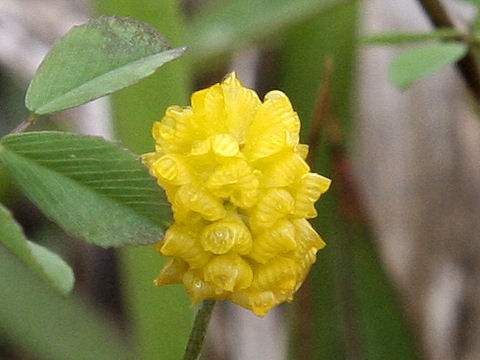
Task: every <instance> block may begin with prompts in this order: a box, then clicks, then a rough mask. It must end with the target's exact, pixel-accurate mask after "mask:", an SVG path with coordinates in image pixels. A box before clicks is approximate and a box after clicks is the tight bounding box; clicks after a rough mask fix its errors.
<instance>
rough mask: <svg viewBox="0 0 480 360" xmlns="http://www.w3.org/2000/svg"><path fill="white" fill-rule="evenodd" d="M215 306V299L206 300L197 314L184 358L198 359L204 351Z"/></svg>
mask: <svg viewBox="0 0 480 360" xmlns="http://www.w3.org/2000/svg"><path fill="white" fill-rule="evenodd" d="M214 307H215V300H204V301H202V304H201V306H200V308H199V309H198V311H197V314H196V315H195V321H194V322H193V328H192V331H191V333H190V338H189V339H188V344H187V348H186V349H185V356H184V357H183V360H197V359H198V358H199V356H200V353H201V351H202V347H203V342H204V340H205V335H206V333H207V328H208V323H209V321H210V317H211V315H212V312H213V308H214Z"/></svg>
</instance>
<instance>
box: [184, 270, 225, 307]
mask: <svg viewBox="0 0 480 360" xmlns="http://www.w3.org/2000/svg"><path fill="white" fill-rule="evenodd" d="M183 284H184V285H185V289H187V291H188V293H189V294H190V296H191V297H192V300H193V303H194V304H196V303H197V302H199V301H202V300H205V299H216V300H222V299H224V298H225V297H226V295H227V293H226V292H225V290H223V289H221V288H219V287H218V286H216V285H214V284H211V283H209V282H207V281H204V280H203V276H202V274H201V272H199V271H196V270H189V271H187V272H186V273H185V274H184V276H183Z"/></svg>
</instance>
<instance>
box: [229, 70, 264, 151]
mask: <svg viewBox="0 0 480 360" xmlns="http://www.w3.org/2000/svg"><path fill="white" fill-rule="evenodd" d="M222 89H223V95H224V99H225V112H226V118H225V123H226V125H227V128H228V130H229V131H230V132H231V133H232V134H233V135H234V136H235V137H236V138H237V139H238V142H239V143H240V144H244V143H245V142H246V134H247V131H248V127H249V125H250V123H251V122H252V120H253V117H254V115H255V113H256V111H257V109H258V108H259V106H260V105H261V102H260V99H259V98H258V95H257V94H256V92H255V91H253V90H250V89H247V88H245V87H243V86H242V84H241V83H240V82H239V81H238V79H237V78H236V76H235V73H232V74H230V75H229V76H227V77H226V79H225V80H224V81H223V83H222Z"/></svg>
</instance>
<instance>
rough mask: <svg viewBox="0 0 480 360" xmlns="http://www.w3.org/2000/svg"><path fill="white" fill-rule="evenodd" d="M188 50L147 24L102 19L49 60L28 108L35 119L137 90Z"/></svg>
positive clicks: (76, 32) (70, 37) (59, 46)
mask: <svg viewBox="0 0 480 360" xmlns="http://www.w3.org/2000/svg"><path fill="white" fill-rule="evenodd" d="M184 51H185V48H184V47H181V48H175V49H171V48H170V46H169V44H168V42H167V40H166V39H165V38H164V37H163V36H162V35H160V34H159V33H158V32H157V31H156V30H154V29H153V28H151V27H150V26H148V25H147V24H145V23H142V22H139V21H135V20H131V19H128V18H119V17H106V16H104V17H100V18H98V19H94V20H90V21H89V22H88V23H86V24H84V25H81V26H77V27H74V28H73V29H72V30H70V31H69V32H68V33H67V34H66V35H65V36H64V37H63V38H62V39H60V40H59V41H58V42H57V43H56V44H55V46H54V47H53V48H52V50H51V51H50V53H49V54H48V55H47V56H46V57H45V59H44V60H43V62H42V64H41V65H40V67H39V68H38V71H37V74H36V75H35V77H34V79H33V80H32V82H31V83H30V86H29V87H28V90H27V94H26V97H25V105H26V106H27V108H28V109H29V110H31V111H33V112H34V113H36V114H39V115H41V114H48V113H52V112H55V111H59V110H63V109H68V108H71V107H74V106H78V105H80V104H83V103H86V102H88V101H90V100H93V99H96V98H99V97H101V96H104V95H107V94H110V93H112V92H114V91H117V90H119V89H122V88H124V87H127V86H129V85H132V84H134V83H136V82H138V81H139V80H141V79H142V78H144V77H147V76H149V75H151V74H152V73H153V72H154V71H155V70H156V69H157V68H158V67H160V66H162V65H163V64H165V63H166V62H168V61H171V60H173V59H175V58H177V57H179V56H180V55H182V54H183V52H184Z"/></svg>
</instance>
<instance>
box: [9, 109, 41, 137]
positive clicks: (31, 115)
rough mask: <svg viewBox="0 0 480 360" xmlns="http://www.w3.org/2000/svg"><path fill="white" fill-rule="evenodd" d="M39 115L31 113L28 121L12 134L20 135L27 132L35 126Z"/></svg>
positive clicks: (24, 121)
mask: <svg viewBox="0 0 480 360" xmlns="http://www.w3.org/2000/svg"><path fill="white" fill-rule="evenodd" d="M37 118H38V115H37V114H35V113H33V112H32V113H30V115H29V116H28V118H27V119H25V120H23V121H22V122H21V123H20V124H19V125H18V126H17V127H16V128H15V129H13V130H12V131H11V132H10V134H18V133H21V132H24V131H25V130H27V129H28V128H29V127H30V126H32V125H33V123H34V122H35V120H37Z"/></svg>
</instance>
